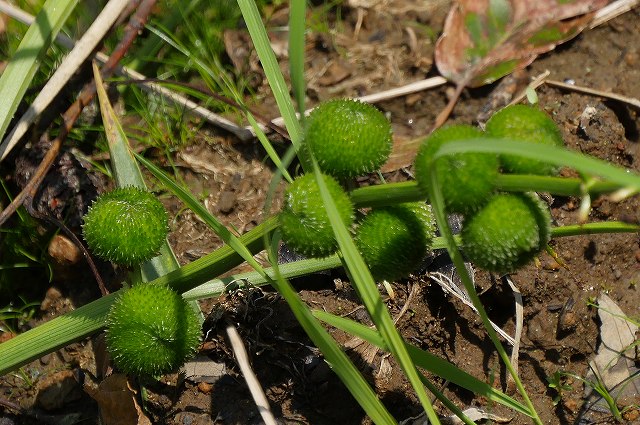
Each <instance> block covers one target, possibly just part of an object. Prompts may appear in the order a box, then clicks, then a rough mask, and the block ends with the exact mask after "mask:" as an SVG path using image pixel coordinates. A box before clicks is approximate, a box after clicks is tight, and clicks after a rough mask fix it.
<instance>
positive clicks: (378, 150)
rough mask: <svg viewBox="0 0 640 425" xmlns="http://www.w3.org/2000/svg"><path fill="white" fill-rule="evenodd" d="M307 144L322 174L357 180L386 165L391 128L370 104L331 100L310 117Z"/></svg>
mask: <svg viewBox="0 0 640 425" xmlns="http://www.w3.org/2000/svg"><path fill="white" fill-rule="evenodd" d="M305 143H306V146H307V147H308V148H309V149H310V150H311V152H312V153H313V155H314V156H315V157H316V159H317V160H318V164H319V165H320V168H321V169H322V171H324V172H326V173H327V174H331V175H333V176H336V177H339V178H344V177H356V176H360V175H363V174H367V173H371V172H373V171H375V170H377V169H379V168H380V167H381V166H382V164H384V163H385V162H386V160H387V158H388V157H389V154H390V153H391V144H392V141H391V125H390V124H389V121H388V120H387V118H386V117H385V116H384V114H382V112H380V111H379V110H377V109H376V108H375V107H373V106H371V105H369V104H367V103H363V102H360V101H357V100H351V99H335V100H330V101H328V102H324V103H322V104H320V105H318V107H317V108H315V109H314V110H313V111H312V112H311V114H310V115H309V117H308V119H307V125H306V131H305Z"/></svg>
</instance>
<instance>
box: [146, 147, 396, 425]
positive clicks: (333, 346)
mask: <svg viewBox="0 0 640 425" xmlns="http://www.w3.org/2000/svg"><path fill="white" fill-rule="evenodd" d="M136 157H137V159H138V160H139V161H140V162H141V163H142V164H143V165H144V166H145V167H146V168H147V169H148V170H149V171H150V172H151V173H152V174H153V175H154V176H155V177H156V178H157V179H158V180H159V181H160V182H162V183H163V184H165V185H166V186H167V187H168V188H169V190H171V191H172V192H173V193H174V194H175V195H176V196H177V197H178V198H180V199H181V200H182V201H183V202H184V203H185V204H186V206H187V207H189V208H190V209H191V210H192V211H193V212H194V213H195V214H196V215H198V216H199V217H200V218H201V219H202V220H203V221H204V222H205V223H206V224H207V225H209V226H210V227H211V228H212V229H213V231H214V232H216V234H217V235H218V236H219V237H220V238H221V239H222V240H223V241H224V242H225V243H226V244H228V245H229V246H230V247H231V248H232V249H234V250H235V251H236V252H237V253H238V254H239V255H240V256H241V257H242V258H243V259H244V260H245V261H246V262H247V263H249V264H250V265H251V266H252V267H253V268H254V269H255V270H256V272H257V273H258V275H259V276H260V278H262V279H264V280H265V281H266V282H269V283H270V284H272V285H273V286H274V287H275V288H276V289H277V290H278V291H279V292H280V293H281V294H282V296H283V297H284V298H285V300H286V301H287V303H288V304H289V306H290V307H291V310H292V311H293V313H294V315H295V316H296V319H297V320H298V321H299V322H300V324H301V325H302V327H303V328H304V329H305V331H306V332H307V334H308V335H309V337H310V338H311V340H312V341H313V342H314V344H316V345H317V346H318V348H320V349H321V350H322V353H323V354H324V356H325V357H326V359H327V361H328V362H329V364H331V365H332V366H333V367H334V368H335V370H336V372H337V373H338V374H339V376H340V377H341V379H343V382H344V384H345V385H346V386H347V388H348V389H349V390H350V391H351V393H352V394H353V396H354V397H355V398H356V400H358V402H359V403H360V405H361V406H362V408H363V409H365V410H366V411H367V413H368V414H369V415H370V417H371V418H372V419H373V418H375V422H376V423H379V424H393V423H395V420H394V419H393V417H391V415H390V414H389V413H388V411H387V410H386V409H385V408H384V406H383V405H382V403H380V401H379V400H378V399H377V397H376V396H375V393H373V390H372V389H371V387H370V386H369V384H367V382H366V380H365V379H364V378H363V377H362V375H361V374H360V372H359V371H358V370H357V368H356V367H355V366H354V365H353V363H351V361H350V360H349V359H348V357H347V356H346V355H345V354H344V353H343V352H342V350H341V349H340V347H339V346H338V344H337V343H336V342H335V341H334V340H333V338H332V337H331V335H329V334H328V333H327V331H326V330H325V329H324V328H323V327H322V325H320V323H319V322H318V320H317V319H316V318H314V317H313V315H312V314H311V311H310V310H309V307H307V306H306V304H304V303H303V302H302V300H300V298H299V296H298V294H297V293H296V292H295V291H294V290H293V288H292V287H291V285H290V284H289V283H288V282H286V281H285V280H284V279H282V276H280V275H279V272H278V269H277V268H275V274H276V277H277V280H273V279H272V278H271V277H270V275H269V274H268V273H267V272H266V270H265V269H264V268H262V266H261V265H260V264H259V263H258V262H257V261H256V260H255V259H254V258H253V256H252V254H251V253H250V252H249V250H248V249H247V248H246V246H245V245H244V244H243V243H242V241H240V240H239V239H238V238H237V237H236V236H234V235H233V234H232V233H231V232H230V231H229V230H228V229H227V228H226V227H225V226H224V225H223V224H222V223H220V221H219V220H218V219H217V218H216V217H214V216H213V215H212V214H211V213H209V211H208V210H207V209H206V207H205V206H204V205H202V204H200V202H198V200H197V199H196V198H195V197H194V196H193V195H192V194H191V193H189V192H187V191H186V190H184V189H183V188H182V187H180V186H179V185H177V184H176V183H175V182H174V181H173V180H172V179H171V178H170V177H169V176H167V175H166V173H164V172H163V171H162V170H160V169H159V168H158V167H156V166H155V165H154V164H153V163H151V162H150V161H148V160H146V159H145V158H144V157H142V156H140V155H136Z"/></svg>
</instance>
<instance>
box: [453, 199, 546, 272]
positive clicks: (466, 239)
mask: <svg viewBox="0 0 640 425" xmlns="http://www.w3.org/2000/svg"><path fill="white" fill-rule="evenodd" d="M461 236H462V246H463V250H464V253H465V254H466V255H467V257H468V258H469V259H470V260H471V261H472V262H473V263H474V264H475V265H477V266H478V267H480V268H482V269H485V270H488V271H492V272H496V273H509V272H513V271H515V270H516V269H518V268H519V267H521V266H523V265H525V264H526V263H528V262H529V261H531V260H532V259H533V257H534V256H535V255H536V254H537V253H539V252H540V251H541V250H542V249H544V247H545V246H546V244H547V243H548V242H549V239H550V236H551V215H550V213H549V209H548V208H547V206H546V204H544V203H543V202H542V201H541V200H540V199H539V198H538V197H537V195H535V194H533V193H518V194H498V195H495V196H494V197H493V198H491V200H489V202H488V203H487V204H486V205H485V206H484V207H483V208H482V209H481V210H479V211H478V212H477V213H475V214H474V215H472V216H470V217H468V218H467V219H466V220H465V222H464V225H463V227H462V233H461Z"/></svg>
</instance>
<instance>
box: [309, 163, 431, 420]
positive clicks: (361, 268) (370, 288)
mask: <svg viewBox="0 0 640 425" xmlns="http://www.w3.org/2000/svg"><path fill="white" fill-rule="evenodd" d="M312 161H313V162H314V164H313V168H314V174H315V177H316V182H317V184H318V187H319V189H320V195H321V197H322V201H323V203H324V205H325V208H326V210H327V215H328V216H329V221H330V222H331V227H333V231H334V234H335V237H336V239H337V241H338V245H339V247H340V252H341V253H342V256H343V258H344V260H345V263H346V265H347V269H348V271H349V273H350V275H351V277H352V284H353V285H354V286H355V287H356V289H357V291H358V293H359V295H360V297H361V298H362V302H363V303H364V305H365V307H366V308H367V311H368V312H369V315H370V316H371V319H372V320H373V322H374V323H375V325H376V327H377V328H378V330H379V331H380V334H381V335H382V336H383V338H384V341H385V343H386V345H387V346H388V347H389V351H390V352H391V353H392V354H393V356H394V357H395V358H396V360H397V361H398V363H399V364H400V367H401V368H402V370H403V371H404V373H405V375H406V376H407V379H408V380H409V382H410V383H411V385H412V386H413V389H414V391H415V392H416V395H417V396H418V399H419V400H420V403H421V404H422V407H423V409H424V411H425V413H426V415H427V417H428V418H429V420H430V421H431V423H432V424H433V425H436V424H439V423H440V420H439V419H438V415H437V414H436V412H435V411H434V410H433V406H432V404H431V401H430V400H429V396H428V395H427V393H426V391H425V389H424V387H423V385H422V382H421V381H420V377H419V376H418V372H417V371H416V368H415V365H414V364H413V362H412V361H411V358H410V357H409V354H408V353H407V349H406V347H405V345H404V341H403V340H402V337H401V336H400V334H399V333H398V330H397V329H396V327H395V325H394V323H393V320H392V319H391V315H390V314H389V311H388V310H387V308H386V306H385V305H384V303H383V301H382V298H381V296H380V293H379V292H378V290H377V288H376V284H375V282H374V280H373V277H372V276H371V272H370V271H369V269H368V268H367V266H366V264H365V262H364V260H363V259H362V256H360V253H359V252H358V249H357V248H356V246H355V243H354V242H353V239H352V238H351V236H350V235H349V231H348V230H347V228H346V226H345V225H344V223H343V222H342V219H341V218H340V215H339V213H338V211H337V210H336V208H335V204H334V202H333V199H332V197H331V194H330V193H329V190H328V189H327V186H326V184H325V182H324V178H323V176H322V173H320V171H319V168H318V166H317V164H316V163H315V159H313V158H312Z"/></svg>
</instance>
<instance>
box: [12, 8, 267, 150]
mask: <svg viewBox="0 0 640 425" xmlns="http://www.w3.org/2000/svg"><path fill="white" fill-rule="evenodd" d="M0 12H4V13H6V14H7V15H9V16H10V17H12V18H14V19H16V20H18V21H20V22H22V23H25V24H27V25H31V24H32V23H33V21H34V19H35V18H34V17H33V15H30V14H28V13H26V12H24V11H22V10H21V9H19V8H17V7H15V6H13V5H11V4H9V3H7V2H6V1H4V0H0ZM56 42H57V43H58V44H60V45H61V46H63V47H65V48H67V49H73V48H74V45H75V42H74V41H73V40H72V39H71V38H69V37H67V36H66V35H64V34H58V35H57V36H56ZM94 58H95V59H96V60H97V61H98V62H100V63H101V64H104V63H106V62H107V61H108V60H109V56H107V55H105V54H104V53H102V52H97V53H96V54H95V56H94ZM116 73H117V74H118V75H121V76H124V77H126V78H129V79H131V80H135V81H140V82H141V83H140V84H141V87H142V89H143V90H145V91H147V92H151V93H157V94H160V95H162V96H164V97H165V98H166V99H168V100H169V101H171V102H173V103H174V104H175V105H178V106H182V107H184V108H186V109H187V111H188V112H190V113H191V114H193V115H195V116H197V117H199V118H202V119H204V120H205V121H208V122H209V123H211V124H213V125H216V126H218V127H220V128H222V129H224V130H226V131H229V132H230V133H232V134H234V135H235V136H236V137H238V139H240V140H241V141H247V140H250V139H252V138H253V137H255V133H254V131H253V129H252V128H250V127H247V128H245V127H242V126H239V125H237V124H236V123H234V122H232V121H230V120H228V119H226V118H224V117H222V116H220V115H218V114H215V113H213V112H211V111H210V110H208V109H207V108H205V107H202V106H200V105H198V104H197V103H196V102H194V101H192V100H190V99H188V98H187V97H185V96H183V95H181V94H179V93H176V92H175V91H173V90H170V89H168V88H166V87H164V86H162V85H161V84H158V83H157V82H154V81H157V80H150V79H148V78H147V77H146V76H145V75H143V74H141V73H139V72H137V71H134V70H133V69H131V68H127V67H125V66H118V67H116ZM256 118H257V117H256ZM261 128H262V129H263V130H266V128H267V127H266V125H265V126H262V127H261Z"/></svg>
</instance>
